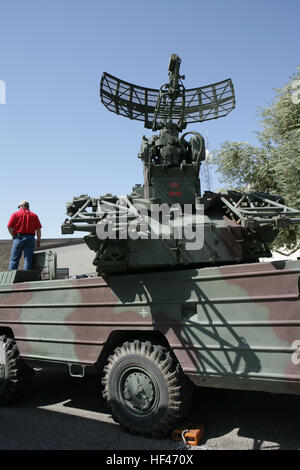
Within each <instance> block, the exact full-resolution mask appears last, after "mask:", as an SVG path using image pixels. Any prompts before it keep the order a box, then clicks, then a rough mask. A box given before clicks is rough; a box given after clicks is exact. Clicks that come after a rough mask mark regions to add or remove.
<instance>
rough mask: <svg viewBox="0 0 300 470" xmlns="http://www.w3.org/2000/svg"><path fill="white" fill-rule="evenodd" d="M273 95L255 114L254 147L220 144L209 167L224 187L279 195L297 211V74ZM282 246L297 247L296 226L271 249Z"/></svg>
mask: <svg viewBox="0 0 300 470" xmlns="http://www.w3.org/2000/svg"><path fill="white" fill-rule="evenodd" d="M274 91H275V97H274V100H273V102H272V104H271V105H270V106H269V107H264V108H259V111H258V114H259V116H260V125H261V126H260V127H261V129H260V131H258V132H257V140H258V146H252V145H250V144H249V143H245V142H228V141H227V142H224V143H223V144H222V145H221V147H220V149H218V150H216V151H214V152H213V163H214V164H215V165H216V167H217V171H218V173H220V174H221V176H222V179H223V181H224V182H226V186H229V187H230V188H232V189H236V190H240V191H247V189H249V188H250V190H251V191H253V190H258V191H264V192H269V193H273V194H280V195H281V196H283V197H284V199H285V204H286V205H288V206H290V207H293V208H295V209H298V210H300V70H299V71H298V72H297V73H295V74H294V75H293V76H292V77H291V78H290V79H289V82H288V83H287V84H286V85H284V86H283V87H282V88H281V89H275V90H274ZM282 246H286V247H287V248H289V249H294V248H296V247H297V246H300V227H299V226H292V227H289V228H285V229H282V230H281V231H280V234H279V235H278V237H277V238H276V242H275V244H274V248H279V247H282Z"/></svg>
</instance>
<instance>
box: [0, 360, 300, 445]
mask: <svg viewBox="0 0 300 470" xmlns="http://www.w3.org/2000/svg"><path fill="white" fill-rule="evenodd" d="M100 388H101V387H100V379H99V377H97V376H96V375H87V376H86V377H84V378H74V377H70V376H69V375H68V373H66V372H65V371H63V370H55V369H54V370H47V369H39V370H37V372H36V376H35V378H34V383H33V384H32V385H31V387H30V389H29V390H28V392H27V394H26V395H25V396H24V397H23V398H22V399H21V400H20V401H18V402H16V403H14V404H11V405H10V406H7V407H1V408H0V450H105V451H116V450H119V451H128V450H146V451H153V450H160V451H161V450H164V451H172V452H173V453H174V452H175V453H176V452H177V453H178V452H182V451H184V450H193V451H196V450H208V451H209V450H251V449H253V450H258V449H259V450H296V449H300V432H299V423H300V397H299V396H294V395H275V394H269V393H262V392H248V391H247V392H245V391H242V392H241V391H235V390H220V389H205V388H204V389H197V391H196V392H195V394H194V399H193V405H192V410H191V413H190V416H189V418H188V419H189V421H191V422H192V423H194V424H195V425H197V424H203V425H204V427H205V432H204V436H203V438H202V440H201V442H200V443H199V445H198V446H197V447H194V446H193V447H186V446H185V445H184V443H183V442H177V441H173V440H172V439H171V437H170V436H166V437H165V438H163V439H150V438H144V437H141V436H136V435H132V434H130V433H128V432H126V431H124V430H123V429H122V428H121V427H120V426H119V424H116V423H115V422H114V421H113V419H112V417H111V415H110V412H109V410H108V408H107V406H106V403H105V401H104V399H103V398H102V397H101V393H100Z"/></svg>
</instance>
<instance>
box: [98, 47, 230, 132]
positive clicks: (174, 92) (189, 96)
mask: <svg viewBox="0 0 300 470" xmlns="http://www.w3.org/2000/svg"><path fill="white" fill-rule="evenodd" d="M180 63H181V59H180V58H179V56H178V55H176V54H172V55H171V58H170V62H169V83H165V84H164V85H162V87H161V88H160V89H159V90H157V89H153V88H145V87H141V86H138V85H134V84H132V83H128V82H125V81H124V80H120V79H119V78H116V77H114V76H112V75H110V74H108V73H106V72H104V73H103V75H102V78H101V83H100V97H101V101H102V103H103V104H104V106H105V107H106V108H107V109H108V110H109V111H112V112H114V113H116V114H120V115H121V116H125V117H127V118H129V119H133V120H137V121H143V122H144V126H145V127H146V128H147V129H152V130H153V131H156V130H158V129H162V128H166V127H170V125H171V124H176V127H177V130H178V131H179V132H181V131H182V130H183V129H185V128H186V126H187V124H189V123H195V122H203V121H209V120H211V119H218V118H220V117H224V116H226V115H227V114H228V113H230V111H232V110H233V109H234V108H235V96H234V88H233V84H232V81H231V79H230V78H228V79H226V80H223V81H221V82H216V83H211V84H210V85H205V86H202V87H198V88H191V89H185V87H184V86H183V84H182V80H183V79H184V78H185V77H184V76H183V75H180V73H179V69H180Z"/></svg>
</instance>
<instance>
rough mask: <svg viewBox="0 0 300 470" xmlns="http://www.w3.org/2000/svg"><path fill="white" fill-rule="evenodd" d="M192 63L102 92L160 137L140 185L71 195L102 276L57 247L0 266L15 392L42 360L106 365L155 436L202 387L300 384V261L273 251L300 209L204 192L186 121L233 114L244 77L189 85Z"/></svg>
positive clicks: (119, 400) (175, 60)
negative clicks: (276, 256) (64, 274)
mask: <svg viewBox="0 0 300 470" xmlns="http://www.w3.org/2000/svg"><path fill="white" fill-rule="evenodd" d="M180 62H181V60H180V58H179V57H178V56H177V55H176V54H172V55H171V59H170V62H169V82H168V83H166V84H164V85H163V86H162V87H161V88H160V89H159V90H156V89H150V88H144V87H140V86H137V85H133V84H130V83H128V82H125V81H123V80H120V79H118V78H116V77H113V76H112V75H109V74H107V73H104V74H103V76H102V79H101V84H100V96H101V100H102V103H103V104H104V105H105V106H106V107H107V108H108V109H109V110H110V111H113V112H115V113H117V114H120V115H122V116H125V117H128V118H129V119H132V120H140V121H143V122H144V124H145V127H146V128H147V129H151V130H152V131H154V132H159V135H153V136H152V137H151V138H150V137H146V136H144V137H143V138H142V145H141V149H140V152H139V155H138V156H139V158H140V159H141V160H142V163H143V169H144V184H143V185H141V184H140V185H136V186H135V187H134V188H133V190H132V192H131V194H130V195H128V196H122V197H119V196H114V195H112V194H106V195H103V196H100V197H96V198H95V197H90V196H88V195H81V196H79V197H75V198H74V199H73V201H72V202H70V203H68V204H67V215H68V218H67V219H66V220H65V222H64V223H63V224H62V233H63V234H72V233H74V232H75V231H83V232H87V233H88V235H86V236H85V237H84V240H85V242H86V244H87V245H88V247H89V248H90V249H91V250H94V251H95V258H94V261H93V263H94V265H95V267H96V270H97V275H96V276H92V275H89V276H87V275H84V276H82V277H80V276H79V277H77V278H67V279H58V275H57V267H56V255H55V253H54V252H40V253H37V254H36V257H35V265H34V267H33V269H32V270H31V271H22V270H18V271H7V272H2V273H0V402H1V403H2V404H6V403H10V402H11V401H12V400H13V399H15V398H16V397H18V396H19V395H21V394H22V392H23V391H24V388H25V385H26V384H27V382H28V381H29V379H30V377H31V370H32V369H31V366H32V365H33V364H36V363H37V362H38V363H42V364H43V365H44V366H45V367H46V366H47V364H49V363H55V364H61V365H66V366H67V367H68V369H69V373H70V374H71V375H72V376H76V377H83V376H84V375H85V372H86V371H93V372H96V373H97V374H98V375H99V390H100V378H101V383H102V388H103V395H104V397H105V398H106V399H107V402H108V404H109V406H110V409H111V413H112V416H113V417H114V419H115V420H116V421H118V422H119V423H120V424H121V425H122V426H123V427H124V428H126V429H128V430H129V431H131V432H133V433H138V434H141V435H146V436H161V435H165V434H166V433H168V432H171V430H172V429H173V428H174V427H175V426H177V425H178V424H179V423H180V422H182V421H183V420H184V418H185V416H186V415H187V413H188V411H189V406H190V403H191V396H192V390H193V387H194V386H195V385H196V386H206V387H220V388H229V389H230V388H235V389H245V390H260V391H266V392H279V393H294V394H299V393H300V299H299V279H300V278H299V274H300V261H278V262H274V261H271V262H260V261H259V260H260V258H266V257H269V256H271V252H270V244H271V242H272V241H273V240H274V239H275V237H276V235H277V233H278V230H279V229H280V227H282V226H287V225H289V224H298V223H300V213H299V212H297V211H296V210H294V209H292V208H289V207H287V206H286V205H285V204H284V201H283V199H282V198H281V197H280V196H278V195H269V194H265V193H259V192H255V193H244V194H242V193H238V192H234V191H228V192H227V193H226V194H216V193H213V192H204V193H203V194H202V193H201V187H200V180H199V170H200V166H201V162H203V161H204V160H205V140H204V138H203V136H202V135H201V134H199V133H198V132H195V131H191V132H187V131H185V128H186V126H187V124H190V123H197V122H203V121H207V120H210V119H217V118H219V117H223V116H226V115H227V114H228V113H229V112H230V111H232V110H233V108H234V107H235V98H234V89H233V85H232V82H231V80H230V79H226V80H223V81H221V82H218V83H214V84H211V85H207V86H204V87H199V88H194V89H188V90H187V89H185V87H184V85H183V79H184V76H182V75H180ZM183 131H184V133H183V134H182V135H181V136H180V137H179V134H180V133H181V132H183ZM188 135H190V138H189V139H188V140H187V136H188ZM83 274H84V273H83Z"/></svg>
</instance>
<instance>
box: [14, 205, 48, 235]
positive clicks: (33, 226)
mask: <svg viewBox="0 0 300 470" xmlns="http://www.w3.org/2000/svg"><path fill="white" fill-rule="evenodd" d="M7 226H8V227H10V228H12V229H13V230H14V233H26V234H30V235H35V231H36V230H37V229H39V228H42V225H41V222H40V221H39V218H38V216H37V215H36V214H35V213H34V212H31V211H30V210H29V209H20V210H19V211H17V212H14V213H13V214H12V215H11V217H10V219H9V221H8V224H7Z"/></svg>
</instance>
